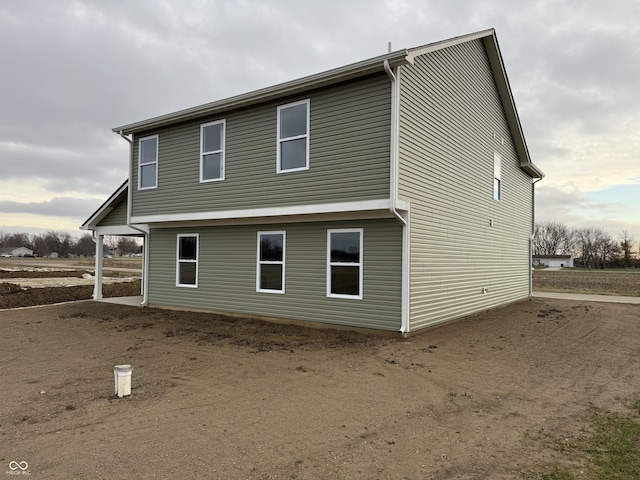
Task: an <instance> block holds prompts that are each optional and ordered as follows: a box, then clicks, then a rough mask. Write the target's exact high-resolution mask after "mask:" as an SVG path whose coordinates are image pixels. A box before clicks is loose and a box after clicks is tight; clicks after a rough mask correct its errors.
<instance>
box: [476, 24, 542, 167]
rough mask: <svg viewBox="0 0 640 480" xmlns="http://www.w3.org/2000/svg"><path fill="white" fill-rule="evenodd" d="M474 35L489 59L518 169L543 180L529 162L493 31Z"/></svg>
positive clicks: (527, 150)
mask: <svg viewBox="0 0 640 480" xmlns="http://www.w3.org/2000/svg"><path fill="white" fill-rule="evenodd" d="M483 34H484V35H483ZM476 35H478V37H477V38H482V43H483V44H484V47H485V50H486V52H487V57H488V58H489V64H490V65H491V69H492V71H493V74H494V75H493V77H494V80H495V82H496V86H497V88H498V95H499V96H500V99H501V101H502V105H503V106H504V113H505V116H506V119H507V124H508V125H509V130H510V131H511V137H512V138H513V143H514V146H515V149H516V153H517V154H518V158H519V160H520V168H522V170H524V171H525V172H526V173H527V174H528V175H530V176H531V177H532V178H543V177H544V172H543V171H542V170H540V169H539V168H538V167H537V166H536V165H535V164H534V163H533V162H532V161H531V157H530V156H529V149H528V148H527V142H526V141H525V139H524V133H523V131H522V124H521V123H520V117H519V116H518V111H517V109H516V104H515V100H514V99H513V93H512V91H511V86H510V85H509V78H508V76H507V71H506V69H505V67H504V62H503V60H502V54H501V53H500V46H499V45H498V38H497V36H496V33H495V30H493V29H490V30H486V31H484V32H479V33H478V34H476Z"/></svg>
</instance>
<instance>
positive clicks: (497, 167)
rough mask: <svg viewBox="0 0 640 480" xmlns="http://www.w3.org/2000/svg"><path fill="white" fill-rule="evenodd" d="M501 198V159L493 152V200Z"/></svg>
mask: <svg viewBox="0 0 640 480" xmlns="http://www.w3.org/2000/svg"><path fill="white" fill-rule="evenodd" d="M501 198H502V158H501V157H500V154H499V153H497V152H493V199H494V200H500V199H501Z"/></svg>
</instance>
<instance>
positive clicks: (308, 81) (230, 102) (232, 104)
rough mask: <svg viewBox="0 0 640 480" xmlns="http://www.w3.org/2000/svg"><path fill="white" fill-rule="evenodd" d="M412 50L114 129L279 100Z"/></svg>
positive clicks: (404, 57)
mask: <svg viewBox="0 0 640 480" xmlns="http://www.w3.org/2000/svg"><path fill="white" fill-rule="evenodd" d="M408 54H409V53H408V50H407V49H403V50H398V51H395V52H391V53H387V54H385V55H380V56H378V57H374V58H370V59H367V60H363V61H361V62H357V63H352V64H350V65H345V66H342V67H339V68H335V69H333V70H328V71H325V72H321V73H316V74H314V75H310V76H307V77H303V78H299V79H296V80H291V81H289V82H285V83H281V84H278V85H273V86H270V87H267V88H262V89H260V90H255V91H253V92H248V93H244V94H241V95H236V96H234V97H229V98H225V99H223V100H218V101H215V102H212V103H207V104H204V105H199V106H197V107H192V108H188V109H185V110H180V111H177V112H174V113H169V114H167V115H161V116H159V117H154V118H150V119H147V120H142V121H140V122H136V123H130V124H128V125H123V126H120V127H115V128H113V129H112V131H113V132H116V133H123V134H125V135H128V134H131V133H137V132H141V131H144V130H149V129H153V128H158V127H163V126H166V125H170V124H173V123H178V122H184V121H188V120H193V119H197V118H201V117H204V116H207V115H213V114H215V113H218V112H221V111H226V110H231V109H235V108H241V107H247V106H250V105H254V104H256V103H262V102H265V101H269V100H275V99H278V98H282V97H285V96H289V95H295V94H298V93H302V92H305V91H308V90H311V89H315V88H318V87H323V86H327V85H331V84H334V83H338V82H343V81H345V80H349V79H352V78H358V77H363V76H365V75H369V74H372V73H376V72H382V71H384V62H385V61H388V62H389V65H390V66H391V67H396V66H398V65H405V64H407V63H409V60H408Z"/></svg>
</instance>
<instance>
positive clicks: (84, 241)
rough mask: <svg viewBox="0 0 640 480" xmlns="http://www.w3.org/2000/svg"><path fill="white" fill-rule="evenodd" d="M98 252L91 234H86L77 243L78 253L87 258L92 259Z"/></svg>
mask: <svg viewBox="0 0 640 480" xmlns="http://www.w3.org/2000/svg"><path fill="white" fill-rule="evenodd" d="M95 252H96V242H94V240H93V236H92V235H91V234H90V233H86V234H84V235H83V236H82V237H80V238H79V239H78V241H77V243H76V253H77V254H78V255H83V256H85V257H91V256H93V255H94V254H95Z"/></svg>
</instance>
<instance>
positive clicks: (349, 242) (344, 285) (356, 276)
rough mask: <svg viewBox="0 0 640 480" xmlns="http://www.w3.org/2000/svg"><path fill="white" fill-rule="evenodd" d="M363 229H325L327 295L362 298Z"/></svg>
mask: <svg viewBox="0 0 640 480" xmlns="http://www.w3.org/2000/svg"><path fill="white" fill-rule="evenodd" d="M362 237H363V230H362V229H361V228H356V229H336V230H328V231H327V296H328V297H338V298H352V299H362V278H363V275H362Z"/></svg>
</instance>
